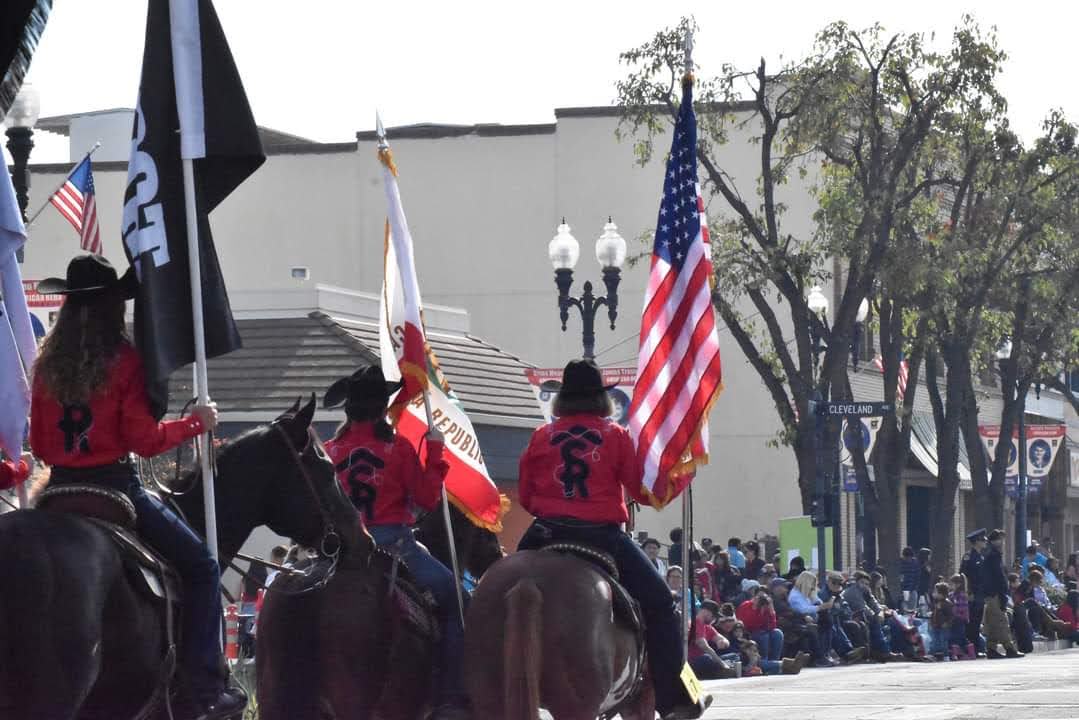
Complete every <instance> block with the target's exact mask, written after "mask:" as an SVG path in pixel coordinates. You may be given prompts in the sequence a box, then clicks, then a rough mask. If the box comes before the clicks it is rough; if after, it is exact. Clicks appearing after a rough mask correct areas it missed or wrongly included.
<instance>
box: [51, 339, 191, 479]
mask: <svg viewBox="0 0 1079 720" xmlns="http://www.w3.org/2000/svg"><path fill="white" fill-rule="evenodd" d="M30 402H31V404H30V447H31V448H33V451H34V455H36V456H37V457H39V458H41V460H43V461H44V462H45V463H46V464H48V465H58V466H60V467H73V468H83V467H97V466H99V465H108V464H110V463H114V462H116V461H117V460H120V459H122V458H124V457H126V456H127V455H128V454H129V453H132V452H134V453H136V454H138V455H141V456H143V457H153V456H154V455H158V454H160V453H163V452H165V451H166V450H169V449H170V448H174V447H176V446H177V445H179V444H180V443H182V442H183V441H184V440H189V439H190V438H193V437H195V436H196V435H199V434H200V433H202V431H203V427H202V421H201V420H199V419H198V418H197V417H195V416H193V415H192V416H189V417H186V418H184V419H183V420H169V421H167V422H157V421H156V420H155V419H154V417H153V415H152V414H151V412H150V401H149V399H148V397H147V395H146V379H145V375H144V372H143V369H142V359H141V358H140V357H139V354H138V352H137V351H136V350H135V348H133V347H132V346H131V345H128V344H126V343H125V344H123V345H121V346H120V348H119V350H118V351H117V353H116V358H115V359H114V360H113V362H112V368H111V369H110V370H109V376H108V382H106V383H105V385H104V386H103V387H102V388H100V389H99V390H98V391H97V392H95V393H94V395H93V397H91V398H90V400H89V401H88V402H87V403H85V404H73V405H66V406H65V405H61V404H60V403H59V402H58V401H57V400H55V399H53V397H52V396H51V395H50V393H49V389H48V388H47V387H45V384H44V382H42V380H41V376H40V375H39V376H37V377H36V378H35V379H34V388H33V396H32V399H31V401H30Z"/></svg>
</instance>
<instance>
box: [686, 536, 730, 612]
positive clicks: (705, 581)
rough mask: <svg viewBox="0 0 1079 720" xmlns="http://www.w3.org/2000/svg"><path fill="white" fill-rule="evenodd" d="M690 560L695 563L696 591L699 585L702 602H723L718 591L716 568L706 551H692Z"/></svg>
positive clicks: (694, 579) (694, 578)
mask: <svg viewBox="0 0 1079 720" xmlns="http://www.w3.org/2000/svg"><path fill="white" fill-rule="evenodd" d="M689 558H690V560H692V561H693V582H694V590H697V587H698V584H699V586H700V598H701V600H715V601H716V602H722V599H721V598H720V596H719V593H718V591H717V589H716V577H715V571H716V566H715V565H713V564H712V563H711V562H709V560H708V557H707V556H706V555H705V553H704V551H703V550H701V549H699V548H694V549H692V550H690V551H689Z"/></svg>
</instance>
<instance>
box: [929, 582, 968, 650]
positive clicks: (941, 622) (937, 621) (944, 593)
mask: <svg viewBox="0 0 1079 720" xmlns="http://www.w3.org/2000/svg"><path fill="white" fill-rule="evenodd" d="M931 598H932V601H933V605H932V611H931V614H930V617H929V652H930V654H932V655H933V657H934V658H936V659H937V660H938V661H942V660H944V659H945V658H946V657H948V652H949V649H948V648H949V645H950V643H951V637H952V621H954V620H955V606H954V605H953V604H952V601H951V600H949V599H948V585H947V584H946V583H937V584H936V585H934V586H933V594H932V595H931ZM963 628H964V632H965V630H966V625H964V626H963Z"/></svg>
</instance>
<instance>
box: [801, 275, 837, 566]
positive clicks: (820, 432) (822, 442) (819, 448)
mask: <svg viewBox="0 0 1079 720" xmlns="http://www.w3.org/2000/svg"><path fill="white" fill-rule="evenodd" d="M806 306H807V307H808V308H809V311H810V312H811V313H813V315H815V316H816V317H817V318H819V320H820V323H821V324H822V325H824V324H827V322H828V297H827V296H826V295H825V294H824V292H823V291H822V290H821V287H820V285H814V286H813V287H812V289H810V291H809V294H808V295H806ZM809 333H810V338H811V339H812V341H813V370H814V375H816V370H817V365H818V364H819V363H820V353H821V348H822V338H821V334H820V329H819V328H818V326H817V323H815V322H813V321H812V320H811V321H810V324H809ZM813 399H814V403H813V406H814V407H813V431H814V432H813V436H814V443H813V446H814V450H815V452H816V463H815V464H814V467H815V468H816V475H815V477H814V488H815V490H814V495H815V497H814V508H813V514H814V515H815V516H816V517H814V522H813V525H815V526H816V528H817V572H818V574H819V577H820V584H821V587H825V577H826V573H827V567H828V562H827V545H826V544H825V542H826V541H825V532H824V522H823V521H822V517H823V516H824V515H826V514H833V515H835V513H829V512H828V511H826V510H825V507H826V506H827V507H830V506H831V504H832V499H831V497H830V493H829V492H828V478H827V475H828V471H827V470H826V468H825V462H826V461H825V457H827V456H826V455H825V452H826V449H827V447H828V444H827V442H826V439H827V432H826V428H825V426H824V420H823V419H822V417H821V413H820V411H819V409H818V407H817V406H818V405H819V404H820V403H823V402H824V401H825V400H827V398H825V397H824V396H823V395H822V394H821V393H820V392H819V391H818V390H816V389H814V391H813ZM837 452H838V448H837ZM832 522H833V524H834V523H835V518H834V517H833V518H832ZM833 532H834V531H833ZM836 547H838V545H837V546H836Z"/></svg>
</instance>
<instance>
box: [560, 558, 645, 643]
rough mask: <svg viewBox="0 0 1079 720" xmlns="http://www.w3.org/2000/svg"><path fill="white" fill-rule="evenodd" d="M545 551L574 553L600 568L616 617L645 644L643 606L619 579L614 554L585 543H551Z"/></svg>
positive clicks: (596, 568)
mask: <svg viewBox="0 0 1079 720" xmlns="http://www.w3.org/2000/svg"><path fill="white" fill-rule="evenodd" d="M543 551H545V552H556V553H562V554H563V555H573V556H574V557H576V558H579V559H581V560H584V561H585V562H587V563H588V564H590V565H592V567H593V568H594V569H595V570H598V571H599V572H600V574H601V575H603V576H604V579H606V580H607V582H608V584H609V585H610V586H611V596H612V605H613V606H614V616H615V619H616V620H620V621H621V622H622V624H624V625H625V626H626V627H628V628H630V629H631V630H633V631H634V632H636V633H637V638H638V640H639V641H640V642H641V644H642V645H643V643H644V618H643V617H642V615H641V608H640V605H638V604H637V601H636V600H634V599H633V596H632V595H630V594H629V592H628V591H627V590H626V588H625V587H623V585H622V583H620V582H619V581H618V565H617V563H615V561H614V556H612V555H611V554H610V553H608V552H604V551H603V550H600V549H598V548H594V547H592V546H590V545H585V544H584V543H567V542H560V543H551V544H550V545H544V546H543Z"/></svg>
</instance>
